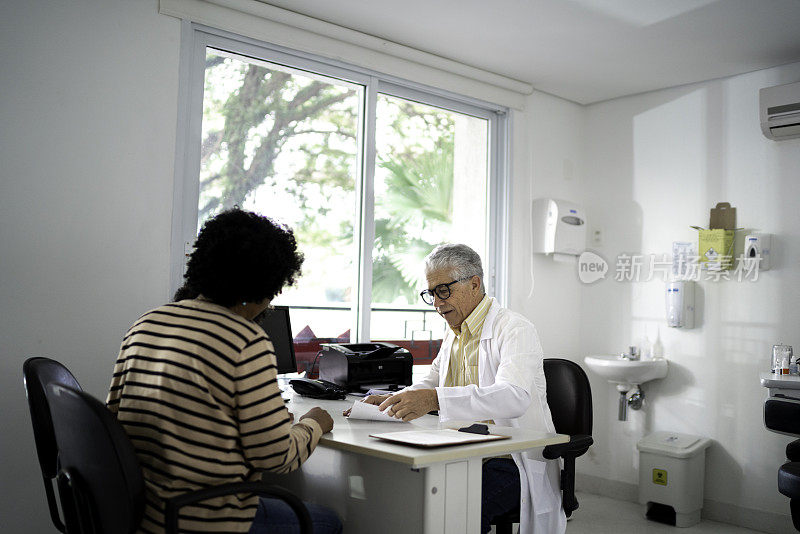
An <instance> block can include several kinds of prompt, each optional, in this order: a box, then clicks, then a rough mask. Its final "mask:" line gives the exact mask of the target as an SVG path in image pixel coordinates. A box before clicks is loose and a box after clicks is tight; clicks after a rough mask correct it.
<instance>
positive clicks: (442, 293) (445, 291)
mask: <svg viewBox="0 0 800 534" xmlns="http://www.w3.org/2000/svg"><path fill="white" fill-rule="evenodd" d="M470 278H472V277H471V276H468V277H466V278H462V279H460V280H453V281H452V282H449V283H447V284H439V285H438V286H436V287H434V288H433V289H426V290H425V291H422V292H421V293H420V294H419V296H420V297H422V301H423V302H424V303H425V304H430V305H431V306H433V301H434V295H436V296H437V297H439V298H440V299H442V300H447V299H449V298H450V286H452V285H453V284H457V283H459V282H463V281H464V280H469V279H470Z"/></svg>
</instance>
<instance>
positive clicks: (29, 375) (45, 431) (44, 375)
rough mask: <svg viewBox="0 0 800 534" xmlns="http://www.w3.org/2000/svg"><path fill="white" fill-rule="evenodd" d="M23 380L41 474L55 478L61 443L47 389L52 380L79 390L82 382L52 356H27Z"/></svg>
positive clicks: (23, 367) (23, 366) (53, 382)
mask: <svg viewBox="0 0 800 534" xmlns="http://www.w3.org/2000/svg"><path fill="white" fill-rule="evenodd" d="M22 380H23V383H24V384H25V394H26V395H27V397H28V407H29V408H30V410H31V422H32V423H33V438H34V441H35V442H36V453H37V454H38V455H39V464H40V465H41V466H42V474H43V475H44V476H45V477H46V478H48V479H53V478H55V477H56V475H57V474H58V447H56V436H55V434H54V430H53V419H52V417H51V416H50V407H49V406H48V405H47V397H46V395H45V390H46V388H47V386H49V385H50V384H61V385H62V386H67V387H70V388H72V389H77V390H80V389H81V386H80V384H78V381H77V380H75V377H74V376H72V373H70V372H69V369H67V368H66V367H64V366H63V365H61V364H60V363H58V362H57V361H55V360H51V359H49V358H30V359H28V360H26V361H25V363H24V364H23V365H22Z"/></svg>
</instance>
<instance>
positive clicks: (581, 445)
mask: <svg viewBox="0 0 800 534" xmlns="http://www.w3.org/2000/svg"><path fill="white" fill-rule="evenodd" d="M592 443H594V440H593V439H592V436H589V435H586V434H576V435H574V436H570V437H569V441H568V442H567V443H558V444H556V445H547V446H546V447H545V448H544V449H543V450H542V456H544V457H545V458H547V459H548V460H555V459H556V458H567V457H571V458H577V457H578V456H581V455H582V454H584V453H585V452H586V451H587V450H589V447H590V446H591V445H592Z"/></svg>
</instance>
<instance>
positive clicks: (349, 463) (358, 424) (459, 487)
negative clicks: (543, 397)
mask: <svg viewBox="0 0 800 534" xmlns="http://www.w3.org/2000/svg"><path fill="white" fill-rule="evenodd" d="M354 400H356V398H355V397H352V396H348V397H347V400H345V401H319V400H314V399H305V398H302V397H299V396H292V400H291V401H290V402H289V403H288V404H287V407H288V408H289V411H291V412H292V413H293V414H294V416H295V418H296V419H299V418H300V416H302V415H303V414H304V413H306V412H307V411H308V410H309V409H310V408H311V407H313V406H320V407H322V408H325V409H326V410H327V411H328V412H329V413H330V414H331V416H332V417H333V420H334V427H333V431H332V432H330V433H328V434H325V435H323V437H322V440H321V441H320V444H319V446H318V447H317V449H316V450H315V451H314V453H313V454H312V455H311V457H310V458H309V459H308V461H306V463H304V464H303V467H302V468H301V469H300V470H298V471H296V472H294V473H291V474H289V475H267V480H270V481H271V482H274V483H276V484H280V485H282V486H285V487H287V488H289V489H291V490H292V491H294V492H296V493H297V494H298V495H300V496H301V497H302V498H303V499H306V500H310V501H312V502H316V503H318V504H324V505H326V506H328V507H330V508H333V509H334V510H336V512H337V513H338V514H339V517H341V518H342V521H343V523H344V530H345V532H347V534H359V533H369V534H374V533H375V532H382V533H383V532H386V533H392V532H396V533H398V534H400V533H402V534H407V533H409V532H422V533H429V534H441V533H445V532H447V533H457V534H464V533H477V532H479V531H480V510H481V465H482V458H484V457H489V456H499V455H503V454H508V453H511V452H517V451H521V450H525V449H531V448H537V447H544V446H546V445H551V444H556V443H564V442H566V441H569V437H568V436H565V435H561V434H547V433H544V432H536V431H533V430H527V429H519V428H510V427H499V426H494V427H490V431H491V432H493V433H495V434H503V435H508V436H511V439H505V440H499V441H490V442H484V443H475V444H469V445H459V446H451V447H440V448H432V449H423V448H417V447H411V446H406V445H400V444H394V443H388V442H386V441H382V440H379V439H376V438H371V437H369V434H375V433H378V432H393V431H394V432H399V431H401V430H413V429H416V428H439V427H440V425H439V419H438V418H437V417H434V416H430V415H426V416H424V417H421V418H419V419H416V420H415V421H414V422H412V423H391V422H377V421H359V420H352V421H351V420H349V419H348V418H346V417H344V416H342V411H343V410H344V409H346V408H348V407H350V406H351V405H352V404H353V401H354Z"/></svg>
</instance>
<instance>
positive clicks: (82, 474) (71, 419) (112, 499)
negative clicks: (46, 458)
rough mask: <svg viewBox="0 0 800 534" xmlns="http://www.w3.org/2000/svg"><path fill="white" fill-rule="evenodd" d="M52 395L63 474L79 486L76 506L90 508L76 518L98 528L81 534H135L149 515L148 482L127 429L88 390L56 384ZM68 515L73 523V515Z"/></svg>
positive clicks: (50, 391) (49, 395)
mask: <svg viewBox="0 0 800 534" xmlns="http://www.w3.org/2000/svg"><path fill="white" fill-rule="evenodd" d="M46 394H47V400H48V403H49V404H50V411H51V413H52V416H53V425H54V427H55V436H56V442H57V443H58V449H59V463H60V468H61V473H66V474H67V475H68V476H69V477H70V478H71V479H72V480H74V481H76V484H75V485H73V486H72V487H71V488H70V489H71V490H72V491H73V492H74V493H75V495H74V496H73V499H72V502H73V503H81V502H86V503H88V506H86V507H85V508H82V507H80V506H78V505H76V506H77V508H78V509H76V510H73V511H72V514H74V515H75V516H77V518H78V520H79V523H80V524H81V525H93V528H92V529H86V528H83V527H81V528H80V529H79V530H78V532H81V533H88V532H96V533H98V534H99V533H103V534H128V533H132V532H135V531H136V529H137V527H138V525H139V523H140V521H141V518H142V513H143V511H144V480H143V478H142V470H141V466H140V465H139V461H138V460H137V458H136V453H135V451H134V448H133V444H132V443H131V441H130V439H129V438H128V436H127V434H125V431H124V429H123V428H122V425H120V423H119V422H118V421H117V419H116V418H115V417H114V415H113V414H112V413H111V412H110V411H109V410H108V409H107V408H106V407H105V405H104V404H102V403H101V402H100V401H98V400H97V399H95V398H93V397H92V396H91V395H88V394H86V393H84V392H82V391H79V390H75V389H71V388H67V387H64V386H59V385H51V386H49V387H48V388H47V390H46ZM59 487H60V488H61V489H62V491H63V488H62V487H61V484H59ZM64 502H65V499H64V495H63V494H62V505H64ZM67 506H69V504H67ZM64 515H65V517H67V518H68V521H69V518H70V513H69V511H67V510H65V512H64ZM87 516H88V517H87ZM67 529H68V530H69V529H70V525H69V522H68V524H67Z"/></svg>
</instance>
